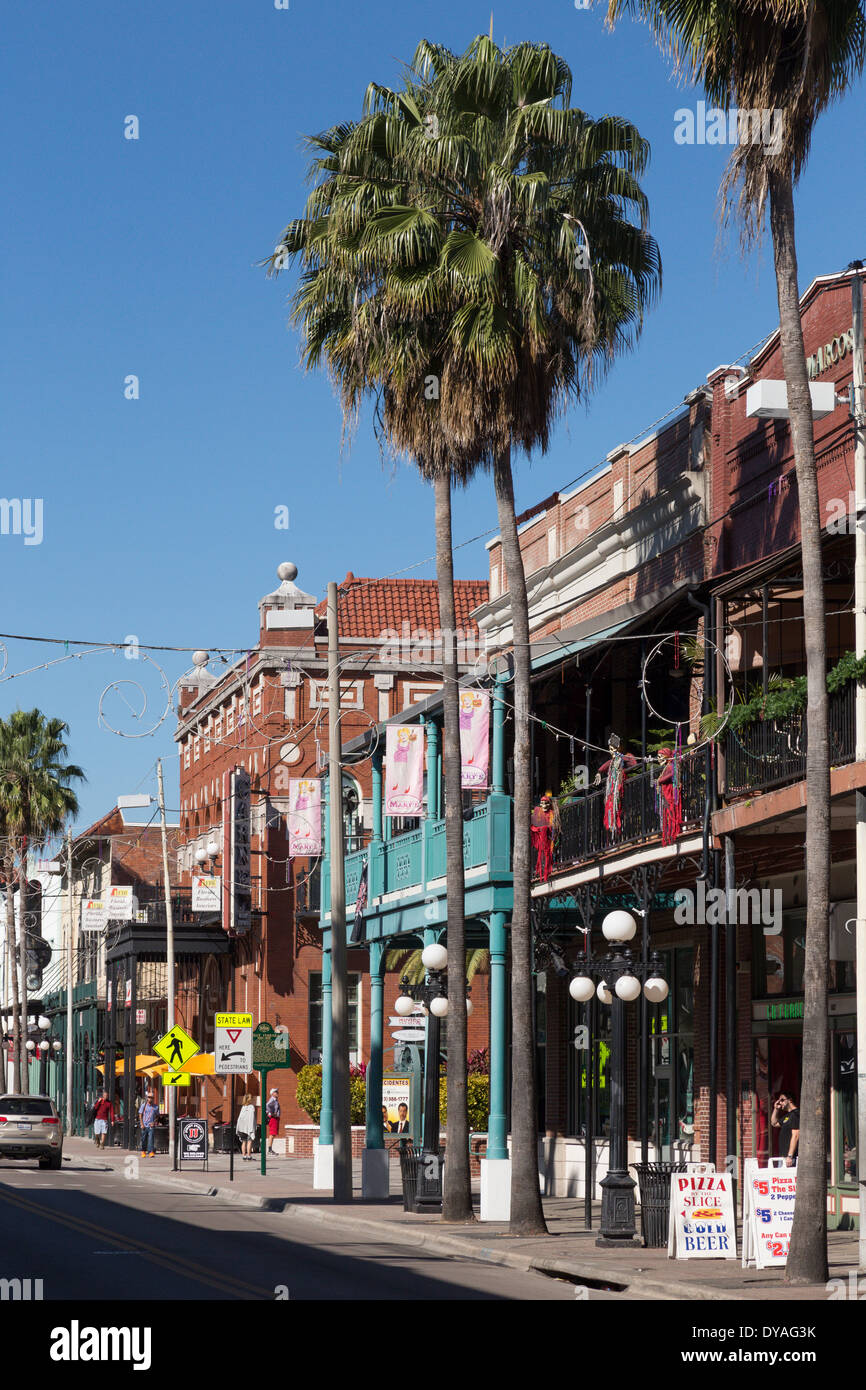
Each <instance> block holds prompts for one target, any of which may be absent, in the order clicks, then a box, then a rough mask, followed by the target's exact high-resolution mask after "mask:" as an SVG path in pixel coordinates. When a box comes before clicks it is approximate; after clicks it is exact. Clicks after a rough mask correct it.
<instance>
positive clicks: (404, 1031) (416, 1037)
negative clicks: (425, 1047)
mask: <svg viewBox="0 0 866 1390" xmlns="http://www.w3.org/2000/svg"><path fill="white" fill-rule="evenodd" d="M391 1037H392V1038H396V1039H397V1041H398V1042H423V1041H424V1038H425V1037H426V1034H425V1032H424V1029H423V1028H398V1029H397V1031H396V1032H395V1033H392V1034H391Z"/></svg>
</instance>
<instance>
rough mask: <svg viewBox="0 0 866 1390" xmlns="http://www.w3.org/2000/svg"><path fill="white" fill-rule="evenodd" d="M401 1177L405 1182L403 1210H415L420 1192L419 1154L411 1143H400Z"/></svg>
mask: <svg viewBox="0 0 866 1390" xmlns="http://www.w3.org/2000/svg"><path fill="white" fill-rule="evenodd" d="M400 1177H401V1178H402V1180H403V1210H404V1211H414V1210H415V1194H416V1192H417V1191H418V1154H417V1152H416V1151H415V1148H414V1147H413V1145H412V1144H411V1143H407V1142H406V1140H401V1141H400Z"/></svg>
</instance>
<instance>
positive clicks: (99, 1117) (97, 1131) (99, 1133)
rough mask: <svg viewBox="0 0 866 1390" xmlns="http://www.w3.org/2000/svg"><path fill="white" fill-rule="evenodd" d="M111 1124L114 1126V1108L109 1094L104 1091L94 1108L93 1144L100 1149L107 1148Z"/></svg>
mask: <svg viewBox="0 0 866 1390" xmlns="http://www.w3.org/2000/svg"><path fill="white" fill-rule="evenodd" d="M109 1124H112V1125H113V1124H114V1106H113V1105H112V1103H111V1101H110V1100H109V1098H108V1092H107V1091H103V1092H102V1095H101V1096H100V1097H99V1100H98V1101H97V1102H96V1104H95V1106H94V1107H93V1142H94V1143H95V1145H96V1147H97V1148H98V1149H104V1148H105V1136H106V1134H107V1133H108V1126H109Z"/></svg>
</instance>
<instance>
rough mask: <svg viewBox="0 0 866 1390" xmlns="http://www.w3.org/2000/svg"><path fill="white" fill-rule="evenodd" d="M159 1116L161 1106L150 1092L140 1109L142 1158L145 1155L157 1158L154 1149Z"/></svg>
mask: <svg viewBox="0 0 866 1390" xmlns="http://www.w3.org/2000/svg"><path fill="white" fill-rule="evenodd" d="M158 1114H159V1106H158V1105H157V1104H156V1103H155V1102H154V1099H153V1093H152V1092H151V1091H148V1093H147V1095H146V1096H145V1098H144V1100H143V1101H142V1102H141V1105H140V1106H139V1107H138V1118H139V1122H140V1124H141V1156H142V1158H144V1156H145V1153H146V1154H147V1157H148V1158H156V1149H155V1148H154V1138H153V1128H154V1125H155V1124H156V1118H157V1115H158Z"/></svg>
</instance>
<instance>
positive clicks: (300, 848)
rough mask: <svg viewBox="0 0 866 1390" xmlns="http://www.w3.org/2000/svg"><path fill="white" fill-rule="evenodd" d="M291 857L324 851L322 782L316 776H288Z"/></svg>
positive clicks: (311, 854)
mask: <svg viewBox="0 0 866 1390" xmlns="http://www.w3.org/2000/svg"><path fill="white" fill-rule="evenodd" d="M288 822H289V858H290V859H295V858H297V857H298V856H314V855H317V854H321V853H322V784H321V782H320V781H319V779H318V778H317V777H301V778H294V777H290V778H289V816H288Z"/></svg>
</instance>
